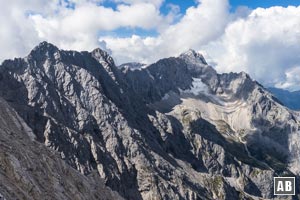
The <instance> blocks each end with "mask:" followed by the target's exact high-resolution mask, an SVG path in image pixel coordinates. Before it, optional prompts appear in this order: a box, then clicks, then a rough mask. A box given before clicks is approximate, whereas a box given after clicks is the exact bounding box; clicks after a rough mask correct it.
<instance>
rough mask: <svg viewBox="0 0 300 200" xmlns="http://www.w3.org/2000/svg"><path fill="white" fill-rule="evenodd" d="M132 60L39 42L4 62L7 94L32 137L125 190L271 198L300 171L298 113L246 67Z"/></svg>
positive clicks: (1, 87)
mask: <svg viewBox="0 0 300 200" xmlns="http://www.w3.org/2000/svg"><path fill="white" fill-rule="evenodd" d="M134 66H135V67H134V68H131V67H130V64H126V65H123V66H121V67H119V68H118V67H116V66H115V64H114V61H113V59H112V58H111V57H110V56H109V55H108V54H107V53H106V52H104V51H102V50H100V49H95V50H94V51H92V52H75V51H63V50H60V49H58V48H57V47H55V46H54V45H52V44H49V43H46V42H43V43H41V44H40V45H39V46H37V47H36V48H35V49H34V50H32V52H31V53H30V54H29V55H28V56H27V57H25V58H22V59H15V60H7V61H5V62H3V63H2V65H1V66H0V96H1V97H2V98H4V99H5V100H6V101H7V102H8V104H9V106H11V107H12V108H13V109H14V110H16V112H17V113H18V115H19V116H20V118H21V119H22V120H24V123H25V122H26V124H27V126H28V129H30V130H32V134H31V135H32V136H34V137H35V140H37V141H39V142H40V143H44V144H45V145H46V146H47V147H49V148H50V149H52V150H55V151H56V152H57V153H59V154H60V156H61V158H62V159H64V160H65V161H66V162H67V163H68V164H69V165H70V166H72V167H73V168H75V169H77V170H78V171H80V172H81V173H82V174H84V175H86V176H87V177H84V178H83V179H84V180H90V178H89V176H90V175H91V174H93V171H94V170H97V172H98V175H99V176H100V177H101V178H102V179H104V181H105V184H106V185H107V186H109V187H110V188H111V189H112V190H114V191H117V192H118V193H119V194H120V195H121V196H122V197H124V198H126V199H145V200H146V199H147V200H148V199H188V200H196V199H258V198H263V199H268V198H273V195H272V193H273V188H272V187H273V182H272V179H273V176H276V175H291V176H294V175H297V176H298V175H299V170H298V168H297V166H299V164H298V162H299V160H298V158H299V154H300V150H299V148H298V143H299V139H298V138H299V113H297V112H293V111H290V110H288V109H287V108H285V107H284V106H283V105H281V104H280V103H279V102H278V101H276V99H275V98H274V97H273V96H272V95H271V94H270V93H268V92H267V91H266V90H265V89H264V88H263V87H262V86H261V85H259V84H258V83H256V82H255V81H253V80H252V79H251V78H250V77H249V76H248V75H247V74H245V73H240V74H236V73H230V74H218V73H217V72H216V71H215V70H214V69H213V68H212V67H210V66H208V65H207V63H206V62H205V60H204V58H203V56H201V55H200V54H197V53H196V52H194V51H192V50H191V51H189V52H186V53H184V54H182V55H181V56H179V57H177V58H166V59H162V60H160V61H158V62H157V63H154V64H151V65H148V66H144V65H140V66H141V67H140V68H139V67H136V66H139V65H138V64H137V63H135V64H134ZM34 144H36V145H38V144H37V142H34ZM50 168H51V169H52V167H50ZM92 180H93V179H92ZM297 190H299V188H297ZM0 193H1V190H0ZM278 198H280V197H278Z"/></svg>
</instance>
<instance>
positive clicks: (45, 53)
mask: <svg viewBox="0 0 300 200" xmlns="http://www.w3.org/2000/svg"><path fill="white" fill-rule="evenodd" d="M58 51H59V49H58V47H56V46H55V45H53V44H51V43H48V42H46V41H44V42H41V43H40V44H39V45H37V46H36V47H35V48H34V49H33V50H32V51H31V52H30V54H29V56H28V57H33V58H34V59H40V58H42V57H51V56H52V55H53V54H55V53H56V52H58Z"/></svg>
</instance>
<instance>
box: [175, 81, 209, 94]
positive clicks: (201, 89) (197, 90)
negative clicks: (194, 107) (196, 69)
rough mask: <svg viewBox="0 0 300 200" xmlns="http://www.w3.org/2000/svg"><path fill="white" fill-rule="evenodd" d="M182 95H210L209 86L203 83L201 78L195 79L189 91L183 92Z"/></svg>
mask: <svg viewBox="0 0 300 200" xmlns="http://www.w3.org/2000/svg"><path fill="white" fill-rule="evenodd" d="M181 92H182V93H192V94H194V95H199V94H202V93H204V94H209V89H208V86H207V85H205V83H203V82H202V80H201V78H193V82H192V87H191V89H189V90H181Z"/></svg>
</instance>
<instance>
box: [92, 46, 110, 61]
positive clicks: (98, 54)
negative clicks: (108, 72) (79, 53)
mask: <svg viewBox="0 0 300 200" xmlns="http://www.w3.org/2000/svg"><path fill="white" fill-rule="evenodd" d="M91 53H92V55H93V57H94V58H95V59H96V60H97V61H98V62H100V63H102V62H106V63H108V64H110V65H115V64H114V60H113V58H112V57H111V56H110V55H109V54H108V53H107V52H106V51H104V50H102V49H100V48H96V49H94V50H93V51H92V52H91Z"/></svg>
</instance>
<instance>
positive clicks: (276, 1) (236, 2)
mask: <svg viewBox="0 0 300 200" xmlns="http://www.w3.org/2000/svg"><path fill="white" fill-rule="evenodd" d="M230 4H231V6H232V7H233V8H235V7H237V6H247V7H249V8H253V9H254V8H257V7H262V8H268V7H271V6H284V7H286V6H289V5H295V6H297V5H300V1H299V0H247V1H243V0H230Z"/></svg>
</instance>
